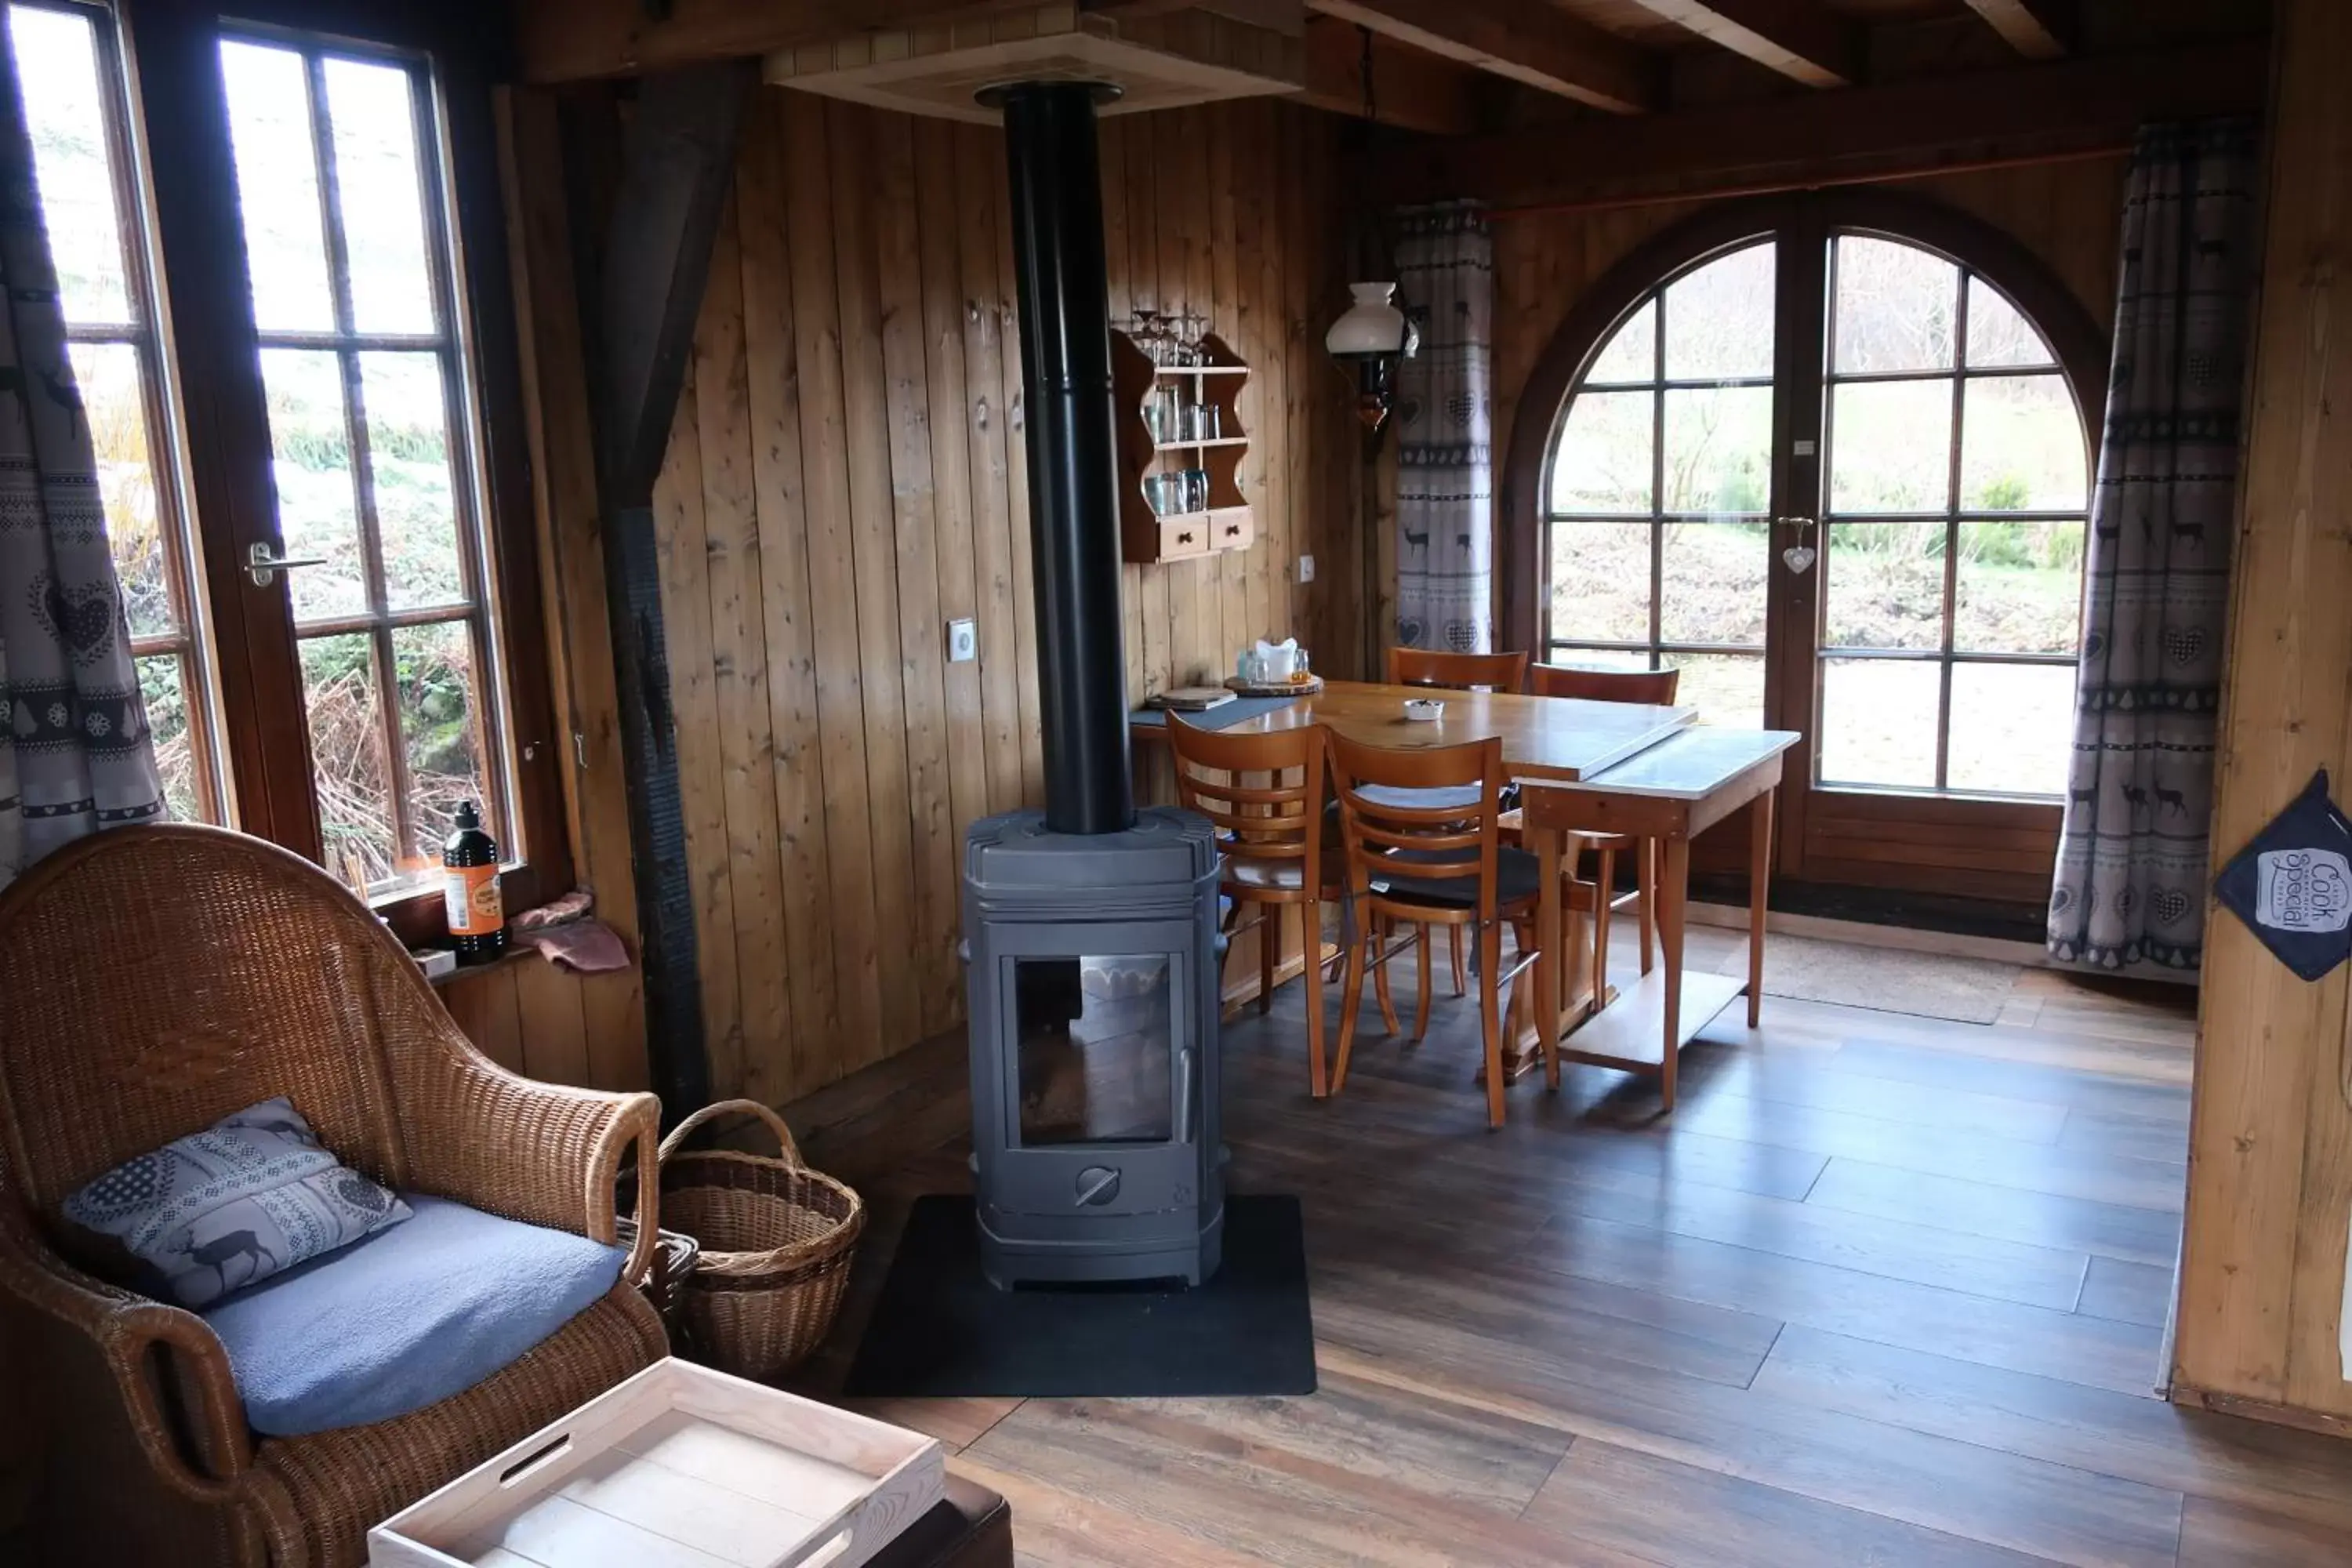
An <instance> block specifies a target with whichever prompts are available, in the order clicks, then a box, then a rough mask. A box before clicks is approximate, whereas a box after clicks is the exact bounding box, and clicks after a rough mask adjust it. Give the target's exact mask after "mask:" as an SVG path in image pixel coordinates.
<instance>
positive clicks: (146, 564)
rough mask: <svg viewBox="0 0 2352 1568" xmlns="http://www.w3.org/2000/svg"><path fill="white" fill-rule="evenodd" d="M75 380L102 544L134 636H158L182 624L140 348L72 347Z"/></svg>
mask: <svg viewBox="0 0 2352 1568" xmlns="http://www.w3.org/2000/svg"><path fill="white" fill-rule="evenodd" d="M71 352H72V354H73V372H74V382H75V384H76V385H77V387H78V388H79V390H80V392H81V405H82V413H83V415H84V416H85V417H87V418H88V419H89V439H90V446H91V447H92V448H93V450H94V452H95V454H96V456H97V458H98V493H99V499H100V501H101V502H102V503H103V504H104V506H105V508H106V542H107V543H108V544H109V545H110V546H111V547H112V549H113V552H114V570H115V574H116V575H117V576H118V577H120V578H121V582H122V607H123V610H124V611H125V613H126V614H128V615H129V616H130V618H131V635H132V636H133V637H155V636H159V635H161V634H163V633H166V632H170V631H172V630H173V629H174V628H176V627H177V626H179V624H180V617H179V614H178V611H177V610H176V609H175V608H174V606H173V602H172V575H171V569H170V564H169V552H170V551H171V549H172V543H173V542H172V541H171V540H170V539H168V538H166V537H165V535H164V531H163V529H164V523H163V515H162V513H161V511H160V510H159V509H158V507H157V505H156V500H155V470H154V468H153V467H152V465H151V464H150V463H149V461H148V454H147V400H146V389H145V386H144V384H143V383H142V381H141V379H140V374H139V351H138V350H137V349H134V348H132V347H131V345H130V344H129V343H75V344H74V345H73V346H72V350H71Z"/></svg>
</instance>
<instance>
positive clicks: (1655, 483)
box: [1538, 229, 2090, 797]
mask: <svg viewBox="0 0 2352 1568" xmlns="http://www.w3.org/2000/svg"><path fill="white" fill-rule="evenodd" d="M1794 244H1795V242H1794V241H1791V240H1790V239H1787V238H1784V237H1780V236H1778V235H1774V234H1766V235H1762V236H1759V237H1752V238H1748V239H1746V240H1743V241H1739V242H1736V243H1734V244H1731V245H1730V246H1728V247H1720V248H1717V249H1716V250H1714V251H1712V252H1710V253H1708V254H1706V255H1703V256H1701V257H1699V258H1696V259H1695V260H1693V261H1690V262H1688V263H1687V264H1685V266H1683V267H1682V268H1679V269H1678V270H1676V271H1674V272H1672V273H1671V274H1669V275H1668V276H1666V277H1664V279H1661V280H1659V281H1658V282H1657V283H1656V284H1655V285H1654V287H1652V288H1650V289H1647V290H1646V291H1645V292H1643V293H1642V294H1641V295H1640V296H1639V297H1638V298H1637V299H1636V300H1634V301H1633V303H1632V304H1631V305H1630V306H1628V307H1627V308H1625V309H1624V310H1622V313H1621V314H1620V315H1619V317H1618V318H1617V319H1616V321H1615V322H1614V324H1613V325H1612V327H1611V328H1610V329H1609V330H1608V331H1606V332H1605V333H1604V334H1603V335H1601V337H1600V339H1599V341H1598V342H1597V343H1595V345H1594V346H1593V347H1592V348H1591V351H1590V353H1589V354H1588V355H1587V357H1586V358H1585V360H1584V363H1583V364H1582V367H1581V369H1580V372H1579V374H1577V376H1576V378H1575V381H1574V384H1573V385H1572V388H1571V390H1570V394H1569V395H1568V396H1567V398H1566V399H1565V401H1564V403H1563V404H1562V405H1561V406H1560V410H1559V416H1558V418H1557V420H1556V422H1555V424H1554V426H1553V432H1552V437H1551V442H1550V448H1549V454H1548V457H1547V458H1546V462H1545V482H1544V485H1543V487H1542V489H1543V496H1544V503H1543V504H1544V511H1543V515H1542V519H1541V521H1542V525H1543V534H1544V538H1545V542H1546V548H1545V549H1544V550H1543V551H1542V552H1541V555H1540V559H1539V563H1538V564H1539V566H1540V569H1541V570H1542V572H1543V573H1544V574H1545V577H1544V584H1543V592H1542V594H1541V595H1540V598H1539V604H1540V609H1541V626H1540V628H1539V631H1540V637H1541V642H1542V647H1543V653H1544V657H1546V658H1549V659H1551V660H1553V661H1554V662H1561V663H1596V664H1613V665H1633V666H1639V667H1642V668H1657V667H1661V666H1664V665H1674V666H1677V667H1679V668H1681V669H1682V670H1683V672H1684V674H1683V693H1684V700H1685V701H1687V702H1692V703H1695V704H1696V705H1697V706H1698V707H1699V708H1700V709H1701V710H1702V713H1703V716H1704V717H1705V718H1706V719H1707V720H1709V721H1716V722H1723V723H1738V724H1748V725H1755V724H1760V723H1763V722H1765V721H1767V719H1768V718H1769V719H1771V720H1772V721H1775V722H1782V723H1790V722H1792V721H1796V720H1799V719H1806V720H1809V721H1810V723H1809V724H1792V727H1801V728H1808V729H1809V730H1810V731H1811V734H1812V736H1813V738H1814V740H1815V742H1816V744H1815V746H1814V748H1813V751H1814V757H1813V763H1814V765H1813V782H1814V783H1815V784H1818V785H1821V786H1823V787H1838V786H1849V787H1859V788H1865V789H1877V790H1904V791H1932V792H1937V793H1945V794H1962V795H1969V794H1980V795H2007V796H2024V797H2046V796H2056V795H2059V794H2060V793H2061V792H2062V791H2063V787H2064V780H2065V776H2066V764H2067V755H2068V745H2069V734H2070V727H2071V720H2072V701H2073V690H2074V648H2075V646H2076V642H2077V640H2078V637H2079V634H2080V629H2081V599H2082V568H2083V546H2084V529H2085V519H2086V514H2087V510H2088V507H2089V488H2090V474H2089V460H2088V451H2089V443H2088V437H2087V433H2086V426H2085V423H2084V417H2083V414H2082V410H2081V409H2080V408H2079V407H2078V405H2077V402H2076V397H2075V395H2074V389H2073V388H2072V387H2070V385H2069V383H2068V379H2067V375H2066V373H2065V371H2064V370H2063V368H2062V366H2061V363H2060V361H2059V358H2058V355H2057V354H2056V353H2055V352H2054V351H2053V347H2052V344H2051V342H2050V340H2049V338H2048V337H2047V336H2045V335H2044V333H2043V332H2042V331H2041V330H2040V329H2039V328H2037V326H2036V325H2035V324H2034V322H2033V321H2032V320H2031V319H2029V317H2028V316H2027V314H2026V313H2025V311H2024V310H2021V308H2020V306H2019V305H2018V303H2017V302H2016V301H2015V300H2013V299H2012V298H2011V296H2010V295H2009V294H2007V293H2004V292H2003V291H2002V289H2001V287H2000V284H1999V283H1998V282H1997V281H1995V280H1994V279H1992V278H1990V277H1988V276H1986V275H1985V274H1984V273H1982V272H1979V270H1977V269H1975V268H1971V267H1970V266H1969V265H1967V264H1966V263H1964V262H1962V261H1961V260H1959V259H1958V258H1955V257H1952V256H1950V255H1948V254H1945V253H1943V252H1942V251H1940V250H1938V249H1937V248H1933V247H1929V246H1928V245H1926V244H1923V243H1920V242H1918V241H1916V240H1914V239H1912V238H1909V237H1903V236H1898V235H1895V234H1890V233H1882V232H1869V231H1864V230H1859V229H1849V230H1843V231H1833V232H1832V233H1831V234H1829V235H1828V236H1827V237H1826V239H1825V241H1823V242H1822V248H1821V251H1820V254H1819V262H1818V264H1819V266H1820V267H1821V268H1822V276H1823V277H1824V278H1825V279H1826V286H1825V288H1824V289H1823V290H1822V295H1816V296H1815V297H1816V298H1821V297H1822V296H1823V295H1825V297H1826V300H1827V303H1826V306H1825V307H1824V308H1822V309H1821V310H1819V311H1818V312H1817V313H1818V315H1819V318H1820V320H1819V325H1818V330H1817V331H1815V330H1814V329H1813V328H1812V324H1811V322H1806V321H1790V322H1784V321H1783V320H1782V319H1781V318H1782V312H1783V310H1785V309H1787V307H1786V306H1785V305H1784V304H1783V301H1785V300H1789V299H1790V297H1791V290H1790V289H1789V288H1788V287H1787V284H1788V282H1789V281H1790V280H1787V279H1783V278H1782V277H1781V273H1782V271H1783V270H1784V268H1786V267H1787V266H1788V265H1789V264H1790V262H1789V259H1788V258H1789V253H1790V250H1791V248H1792V247H1793V246H1794ZM1806 259H1808V260H1811V259H1812V258H1810V257H1808V258H1806ZM1784 327H1785V328H1789V329H1791V330H1789V331H1784V330H1783V329H1784ZM1799 331H1801V333H1802V336H1801V338H1797V339H1796V341H1793V342H1792V341H1791V340H1792V337H1795V334H1796V333H1797V332H1799ZM1776 428H1778V429H1780V430H1782V431H1783V432H1784V439H1783V441H1782V443H1781V447H1782V449H1781V450H1780V451H1779V452H1778V453H1777V454H1776V447H1775V438H1774V432H1775V430H1776ZM1776 456H1777V458H1780V466H1779V468H1778V469H1777V471H1776ZM1782 589H1787V590H1789V591H1787V592H1781V590H1782ZM1791 638H1793V639H1796V640H1797V641H1799V642H1800V643H1801V645H1802V646H1803V647H1804V650H1805V657H1803V658H1778V657H1770V658H1768V655H1775V656H1777V654H1778V653H1779V651H1780V645H1781V644H1782V643H1783V642H1784V641H1785V640H1786V639H1791ZM1776 672H1777V674H1778V679H1777V681H1776V680H1775V679H1771V677H1772V676H1773V675H1774V674H1775V673H1776ZM1800 684H1801V686H1802V687H1804V688H1809V689H1791V688H1792V687H1795V686H1798V685H1800Z"/></svg>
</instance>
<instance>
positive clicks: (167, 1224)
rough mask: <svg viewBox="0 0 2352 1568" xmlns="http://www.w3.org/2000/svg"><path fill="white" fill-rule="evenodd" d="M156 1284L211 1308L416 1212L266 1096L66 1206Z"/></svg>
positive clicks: (187, 1302)
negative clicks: (349, 1164)
mask: <svg viewBox="0 0 2352 1568" xmlns="http://www.w3.org/2000/svg"><path fill="white" fill-rule="evenodd" d="M65 1215H66V1217H67V1218H68V1219H69V1220H71V1221H72V1222H73V1223H74V1224H76V1225H78V1226H81V1227H83V1228H84V1229H85V1230H89V1231H95V1232H97V1233H98V1234H100V1235H101V1236H106V1237H113V1238H114V1239H115V1240H116V1241H118V1242H120V1243H121V1245H122V1246H123V1247H125V1248H127V1249H128V1250H129V1252H130V1253H131V1256H132V1257H134V1258H138V1259H139V1260H140V1262H141V1263H142V1264H143V1265H144V1266H145V1268H147V1269H148V1270H150V1271H152V1273H153V1274H154V1275H155V1276H157V1279H155V1280H153V1281H151V1283H152V1284H153V1285H155V1286H156V1289H154V1292H153V1293H154V1294H157V1295H162V1296H168V1297H170V1298H171V1299H172V1300H175V1301H177V1302H179V1303H180V1305H182V1306H184V1307H207V1306H210V1305H211V1304H212V1303H213V1302H215V1301H217V1300H220V1299H221V1298H222V1297H224V1296H226V1295H227V1294H229V1293H230V1292H231V1291H233V1290H241V1289H244V1288H245V1287H246V1286H247V1285H250V1284H253V1283H254V1282H255V1281H257V1280H260V1279H268V1277H269V1276H270V1275H272V1274H276V1273H278V1272H279V1271H281V1270H283V1269H288V1268H293V1267H294V1266H295V1265H296V1264H298V1263H300V1262H303V1261H305V1260H307V1259H309V1258H317V1257H319V1256H320V1255H321V1254H324V1253H329V1252H332V1251H333V1250H335V1248H337V1247H344V1246H348V1245H349V1244H350V1243H352V1242H354V1241H357V1240H359V1239H360V1237H363V1236H366V1235H368V1234H369V1233H371V1232H373V1231H378V1230H382V1229H383V1227H384V1226H388V1225H395V1224H397V1223H399V1222H400V1221H402V1220H404V1219H406V1218H407V1217H408V1205H406V1204H404V1203H402V1202H401V1201H400V1200H399V1199H398V1198H397V1197H394V1195H393V1194H391V1193H389V1192H387V1191H385V1190H384V1189H383V1188H382V1187H380V1186H378V1185H376V1184H374V1183H373V1182H371V1181H369V1180H368V1179H367V1178H366V1177H365V1176H362V1175H361V1174H359V1173H357V1172H355V1171H350V1170H346V1169H345V1168H344V1167H343V1166H341V1165H340V1164H338V1163H336V1162H335V1157H334V1156H333V1155H332V1154H330V1153H328V1152H326V1151H325V1150H324V1149H322V1148H320V1146H319V1140H318V1139H317V1137H316V1136H314V1135H313V1134H312V1133H311V1131H310V1122H308V1121H304V1120H303V1119H302V1115H301V1113H300V1112H299V1111H298V1110H295V1109H294V1106H293V1102H292V1101H290V1100H284V1099H278V1100H263V1101H262V1102H261V1103H260V1104H259V1105H255V1106H249V1107H247V1109H246V1110H240V1111H238V1112H237V1113H236V1115H234V1116H231V1117H228V1118H226V1119H225V1120H223V1121H218V1122H215V1124H214V1125H213V1126H211V1127H209V1128H207V1129H205V1131H202V1132H192V1133H190V1134H189V1135H188V1136H187V1137H185V1138H181V1139H176V1140H174V1141H173V1142H170V1143H166V1144H165V1145H163V1148H161V1149H158V1150H156V1151H155V1152H153V1153H152V1154H142V1155H140V1156H139V1157H138V1158H137V1159H135V1160H131V1161H128V1162H126V1163H123V1164H121V1165H117V1166H116V1167H115V1168H114V1169H113V1170H111V1171H109V1172H108V1173H106V1174H104V1175H102V1176H100V1177H99V1178H98V1180H96V1181H94V1182H92V1183H90V1184H89V1185H88V1186H86V1187H84V1188H82V1189H81V1191H79V1192H78V1193H76V1194H73V1196H71V1197H69V1198H68V1199H67V1200H66V1201H65Z"/></svg>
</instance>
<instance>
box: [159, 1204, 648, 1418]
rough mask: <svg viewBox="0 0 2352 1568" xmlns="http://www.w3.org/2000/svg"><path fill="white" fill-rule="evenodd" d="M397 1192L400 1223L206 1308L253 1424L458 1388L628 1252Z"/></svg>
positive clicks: (387, 1413) (563, 1311)
mask: <svg viewBox="0 0 2352 1568" xmlns="http://www.w3.org/2000/svg"><path fill="white" fill-rule="evenodd" d="M402 1196H403V1197H404V1198H405V1199H406V1201H407V1204H408V1206H409V1208H410V1210H411V1211H412V1215H411V1217H410V1218H409V1220H408V1221H407V1223H405V1224H404V1225H396V1226H392V1227H391V1228H389V1229H387V1230H381V1231H378V1232H376V1233H375V1234H374V1235H373V1236H371V1237H367V1238H366V1239H365V1240H363V1241H360V1242H358V1243H355V1244H354V1245H352V1246H350V1247H344V1248H342V1249H341V1251H339V1252H332V1253H330V1254H328V1255H327V1256H326V1257H324V1258H315V1259H313V1260H312V1261H310V1262H309V1263H305V1264H302V1265H301V1266H300V1267H299V1268H289V1269H288V1270H287V1271H286V1272H284V1273H283V1274H278V1275H275V1276H273V1277H271V1278H270V1279H266V1280H264V1281H262V1282H261V1283H260V1284H258V1285H257V1286H255V1287H253V1289H249V1290H243V1291H240V1292H238V1293H237V1294H236V1295H234V1296H231V1297H230V1298H228V1299H227V1300H225V1301H222V1302H220V1303H219V1304H218V1305H216V1306H215V1307H213V1308H212V1309H211V1310H208V1311H206V1312H205V1314H204V1318H205V1321H206V1322H208V1323H210V1324H211V1325H212V1328H213V1331H214V1332H215V1334H218V1335H219V1336H220V1341H221V1343H222V1345H223V1346H225V1347H226V1349H227V1351H228V1361H229V1368H230V1370H231V1372H233V1373H235V1374H236V1391H237V1394H239V1395H240V1396H241V1397H242V1398H243V1399H244V1401H245V1414H246V1420H247V1422H248V1423H249V1424H250V1425H251V1426H252V1427H253V1429H254V1430H255V1431H257V1432H259V1433H262V1434H264V1435H266V1436H273V1437H299V1436H305V1435H307V1434H310V1433H312V1432H325V1431H328V1430H331V1428H333V1427H337V1426H366V1425H368V1424H369V1423H371V1422H376V1421H389V1420H391V1419H392V1418H393V1417H394V1416H395V1415H407V1414H408V1413H409V1412H410V1411H412V1410H422V1409H423V1408H425V1406H426V1405H432V1404H435V1403H437V1402H438V1401H440V1400H444V1399H446V1398H448V1397H449V1396H450V1395H451V1394H461V1393H463V1392H465V1391H466V1390H467V1389H468V1388H471V1387H473V1386H474V1384H478V1383H479V1382H481V1381H482V1380H483V1379H484V1378H486V1377H488V1376H489V1375H490V1374H491V1373H494V1372H497V1371H498V1370H499V1369H500V1368H501V1367H504V1366H506V1365H507V1364H508V1363H510V1362H512V1361H513V1360H514V1359H515V1358H516V1357H517V1356H520V1355H521V1354H522V1353H523V1352H525V1351H527V1350H529V1349H530V1347H531V1346H533V1345H535V1344H537V1343H539V1342H540V1341H541V1340H543V1339H545V1338H547V1337H548V1336H549V1335H550V1334H551V1333H553V1332H555V1331H556V1330H558V1329H560V1328H562V1326H563V1325H564V1324H565V1323H567V1322H569V1321H572V1318H573V1317H574V1316H575V1315H577V1314H578V1313H579V1312H581V1311H583V1310H585V1309H586V1308H588V1307H590V1306H592V1305H593V1304H594V1303H595V1302H596V1301H597V1300H598V1299H600V1298H601V1297H603V1296H604V1293H605V1292H606V1291H608V1290H610V1289H612V1288H613V1282H614V1280H615V1279H619V1278H620V1275H621V1265H622V1264H623V1263H625V1262H626V1261H627V1258H628V1255H627V1254H626V1253H625V1252H624V1251H623V1250H622V1249H621V1248H620V1247H608V1246H606V1245H604V1243H602V1242H596V1241H591V1240H589V1239H588V1238H587V1237H583V1236H574V1235H572V1234H571V1233H570V1232H568V1231H561V1230H549V1229H547V1228H546V1227H545V1226H536V1225H525V1224H523V1223H522V1222H521V1221H520V1220H511V1219H500V1218H499V1216H498V1215H488V1214H484V1213H483V1212H482V1211H481V1210H479V1209H472V1208H467V1206H466V1205H463V1204H457V1203H451V1202H449V1201H448V1200H447V1199H446V1198H428V1197H424V1196H420V1195H418V1194H402Z"/></svg>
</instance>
